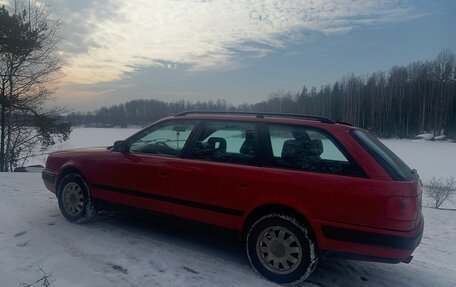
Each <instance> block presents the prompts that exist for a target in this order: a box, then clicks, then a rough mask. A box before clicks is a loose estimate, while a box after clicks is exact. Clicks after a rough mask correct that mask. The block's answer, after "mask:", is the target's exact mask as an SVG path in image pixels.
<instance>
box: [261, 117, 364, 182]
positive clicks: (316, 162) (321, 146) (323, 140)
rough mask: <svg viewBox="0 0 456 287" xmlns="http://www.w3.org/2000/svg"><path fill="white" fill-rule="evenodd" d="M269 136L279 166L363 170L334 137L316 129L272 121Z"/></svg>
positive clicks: (348, 171) (344, 171)
mask: <svg viewBox="0 0 456 287" xmlns="http://www.w3.org/2000/svg"><path fill="white" fill-rule="evenodd" d="M269 138H270V143H271V147H272V153H273V157H274V165H275V166H277V167H283V168H290V169H298V170H304V171H313V172H322V173H331V174H340V175H359V174H360V172H359V169H358V168H357V167H355V166H354V165H353V164H352V163H351V162H350V161H349V160H348V159H347V157H346V156H345V155H344V153H343V152H342V151H341V149H340V148H339V147H338V146H337V145H336V144H335V143H334V142H333V141H332V139H331V138H329V137H328V136H327V135H326V134H325V133H323V132H320V131H318V130H316V129H312V128H308V127H303V126H287V125H270V126H269Z"/></svg>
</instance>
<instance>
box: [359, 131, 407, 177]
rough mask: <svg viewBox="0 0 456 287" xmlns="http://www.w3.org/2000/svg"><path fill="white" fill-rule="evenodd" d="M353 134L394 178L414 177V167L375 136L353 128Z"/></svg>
mask: <svg viewBox="0 0 456 287" xmlns="http://www.w3.org/2000/svg"><path fill="white" fill-rule="evenodd" d="M351 134H352V135H353V137H354V138H355V139H356V141H357V142H358V143H359V144H360V145H361V146H362V147H363V148H364V149H365V150H366V151H367V152H368V153H369V154H370V155H372V157H373V158H375V160H376V161H377V162H378V163H379V164H380V165H381V166H382V167H383V168H384V169H385V170H386V171H387V172H388V174H389V175H390V176H391V177H392V178H393V179H394V180H401V181H405V180H411V179H412V178H413V172H412V169H411V168H410V167H408V165H407V164H406V163H405V162H403V161H402V160H401V159H400V158H399V157H398V156H397V155H396V154H395V153H393V152H392V151H391V150H390V149H389V148H387V147H386V146H385V145H384V144H383V143H382V142H381V141H379V140H378V139H377V138H376V137H375V136H373V135H372V134H370V133H369V132H367V131H364V130H353V131H352V132H351Z"/></svg>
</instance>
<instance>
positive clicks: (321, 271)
mask: <svg viewBox="0 0 456 287" xmlns="http://www.w3.org/2000/svg"><path fill="white" fill-rule="evenodd" d="M92 225H93V227H96V228H100V227H101V228H103V229H106V230H113V229H115V230H120V231H121V232H122V230H124V231H123V232H124V233H129V234H130V235H131V234H133V236H134V237H140V238H144V237H145V238H152V239H153V240H154V241H157V242H161V243H166V244H167V245H170V246H175V247H176V248H180V249H186V250H190V251H194V252H198V253H201V254H205V255H207V256H209V257H216V258H220V259H222V260H226V261H228V262H232V263H234V264H236V265H240V266H243V267H245V269H246V270H252V269H251V266H250V263H249V261H248V259H247V256H246V255H245V250H244V246H243V244H242V242H241V240H240V238H239V236H238V234H236V233H234V232H230V231H227V230H224V229H219V228H215V227H212V226H208V225H204V224H199V223H193V222H187V221H180V220H175V219H169V218H161V217H160V218H155V217H139V216H137V215H130V214H128V213H123V212H122V213H118V212H107V211H106V212H102V213H101V214H99V215H98V216H97V218H96V219H95V220H94V222H93V223H92ZM133 244H134V242H133ZM415 267H416V265H415V266H414V264H413V261H412V263H411V264H409V265H407V264H385V263H374V262H362V261H352V260H344V259H339V258H323V259H321V260H320V262H319V265H318V267H317V269H316V270H315V272H314V273H313V274H312V276H311V277H310V278H308V280H307V281H308V284H304V285H303V286H434V285H435V283H436V282H435V281H434V280H433V279H432V278H433V276H434V275H433V274H432V272H431V270H430V269H426V268H421V267H420V268H415ZM248 272H249V271H248ZM253 274H254V272H253V270H252V275H253ZM253 276H254V275H253Z"/></svg>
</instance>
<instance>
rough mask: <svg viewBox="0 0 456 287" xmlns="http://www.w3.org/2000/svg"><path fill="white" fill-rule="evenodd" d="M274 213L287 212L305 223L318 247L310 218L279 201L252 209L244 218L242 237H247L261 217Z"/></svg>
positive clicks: (286, 213)
mask: <svg viewBox="0 0 456 287" xmlns="http://www.w3.org/2000/svg"><path fill="white" fill-rule="evenodd" d="M273 213H279V214H285V215H289V216H292V217H294V218H296V219H297V220H299V222H301V223H302V224H304V225H305V227H306V228H307V229H308V230H309V232H310V236H311V237H312V239H313V240H314V242H315V244H317V247H318V241H317V236H316V234H315V231H314V230H313V228H312V225H311V224H310V222H309V220H308V219H307V218H306V217H305V216H304V215H303V214H302V213H301V212H299V211H297V210H296V209H294V208H292V207H290V206H287V205H284V204H277V203H267V204H263V205H260V206H257V207H255V208H254V209H252V210H251V211H250V212H249V214H248V215H247V217H246V219H245V220H244V224H243V227H242V237H243V238H246V236H247V234H248V232H249V229H250V227H251V226H252V225H253V224H254V223H255V222H256V221H257V220H258V219H260V218H261V217H263V216H265V215H268V214H273Z"/></svg>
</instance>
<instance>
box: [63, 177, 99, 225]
mask: <svg viewBox="0 0 456 287" xmlns="http://www.w3.org/2000/svg"><path fill="white" fill-rule="evenodd" d="M57 198H58V202H59V208H60V212H61V213H62V214H63V216H64V217H65V218H66V219H67V220H68V221H70V222H73V223H86V222H89V221H90V220H92V219H93V218H94V217H95V215H96V213H97V211H96V208H95V204H94V203H93V201H92V197H91V196H90V193H89V187H88V185H87V183H86V182H85V180H84V178H83V177H82V176H81V175H79V174H77V173H72V174H68V175H65V176H64V177H63V178H62V180H61V181H60V184H59V187H58V190H57Z"/></svg>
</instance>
